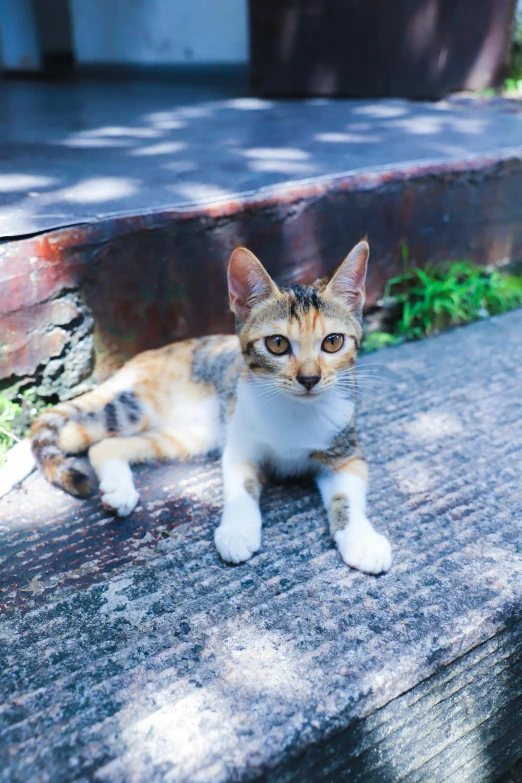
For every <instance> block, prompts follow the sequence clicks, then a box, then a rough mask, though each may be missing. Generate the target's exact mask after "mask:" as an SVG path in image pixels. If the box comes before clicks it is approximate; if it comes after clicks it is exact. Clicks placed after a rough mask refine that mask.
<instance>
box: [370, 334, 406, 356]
mask: <svg viewBox="0 0 522 783" xmlns="http://www.w3.org/2000/svg"><path fill="white" fill-rule="evenodd" d="M400 342H402V340H401V338H400V337H396V336H395V335H394V334H390V333H389V332H370V333H369V334H367V335H366V336H365V338H364V350H365V352H366V353H371V352H372V351H378V350H379V349H380V348H386V347H387V346H388V345H397V344H398V343H400Z"/></svg>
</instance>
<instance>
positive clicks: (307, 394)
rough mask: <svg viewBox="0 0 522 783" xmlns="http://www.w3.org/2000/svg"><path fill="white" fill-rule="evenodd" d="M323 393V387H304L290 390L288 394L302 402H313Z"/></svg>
mask: <svg viewBox="0 0 522 783" xmlns="http://www.w3.org/2000/svg"><path fill="white" fill-rule="evenodd" d="M322 393H323V389H310V390H308V389H303V390H302V391H289V392H288V395H289V396H290V397H293V398H294V399H296V400H301V401H302V402H311V401H312V400H316V399H317V398H318V397H320V396H321V394H322Z"/></svg>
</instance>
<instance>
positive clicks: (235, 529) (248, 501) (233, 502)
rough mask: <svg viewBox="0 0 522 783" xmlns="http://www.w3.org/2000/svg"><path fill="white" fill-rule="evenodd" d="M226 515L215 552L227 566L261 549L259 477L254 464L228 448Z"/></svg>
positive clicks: (224, 489) (224, 511)
mask: <svg viewBox="0 0 522 783" xmlns="http://www.w3.org/2000/svg"><path fill="white" fill-rule="evenodd" d="M223 491H224V498H223V515H222V518H221V524H220V525H219V527H218V528H217V529H216V532H215V535H214V541H215V543H216V549H217V551H218V552H219V554H220V555H221V557H222V558H223V560H226V561H227V563H242V562H244V561H245V560H248V559H249V558H250V557H252V555H253V554H254V552H257V550H258V549H259V547H260V546H261V511H260V510H259V495H260V493H261V477H260V473H259V471H258V469H257V467H256V465H255V464H254V463H253V462H249V461H248V460H246V459H245V458H244V457H241V456H240V455H238V454H235V453H234V450H233V448H231V447H230V446H227V447H226V448H225V450H224V452H223Z"/></svg>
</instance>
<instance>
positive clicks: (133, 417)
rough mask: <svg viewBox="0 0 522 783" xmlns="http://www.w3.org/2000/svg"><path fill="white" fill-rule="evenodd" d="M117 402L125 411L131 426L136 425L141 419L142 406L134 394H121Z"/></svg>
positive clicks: (128, 392)
mask: <svg viewBox="0 0 522 783" xmlns="http://www.w3.org/2000/svg"><path fill="white" fill-rule="evenodd" d="M117 401H118V402H119V403H120V405H121V407H122V408H123V409H124V411H125V414H126V416H127V419H128V420H129V422H130V423H131V424H136V422H138V421H139V420H140V419H141V405H140V404H139V402H138V400H137V398H136V395H135V394H134V392H130V391H124V392H121V394H120V395H119V397H118V398H117Z"/></svg>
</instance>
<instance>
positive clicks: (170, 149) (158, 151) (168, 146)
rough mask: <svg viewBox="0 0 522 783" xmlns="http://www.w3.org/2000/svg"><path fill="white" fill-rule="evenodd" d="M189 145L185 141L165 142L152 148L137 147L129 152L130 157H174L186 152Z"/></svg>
mask: <svg viewBox="0 0 522 783" xmlns="http://www.w3.org/2000/svg"><path fill="white" fill-rule="evenodd" d="M186 148H187V145H186V144H185V142H183V141H164V142H160V143H159V144H151V146H150V147H137V148H136V149H133V150H131V151H130V152H129V155H137V156H140V155H173V154H175V153H177V152H182V150H185V149H186Z"/></svg>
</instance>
